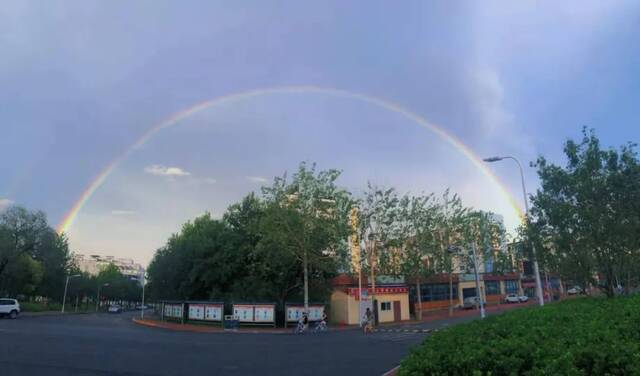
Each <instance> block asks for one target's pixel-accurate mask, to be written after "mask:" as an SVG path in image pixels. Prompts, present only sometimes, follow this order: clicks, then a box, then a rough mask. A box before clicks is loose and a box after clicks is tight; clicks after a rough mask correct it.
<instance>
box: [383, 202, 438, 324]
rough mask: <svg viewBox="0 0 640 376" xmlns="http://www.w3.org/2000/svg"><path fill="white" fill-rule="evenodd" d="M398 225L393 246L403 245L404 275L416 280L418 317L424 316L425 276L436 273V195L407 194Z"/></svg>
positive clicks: (402, 269)
mask: <svg viewBox="0 0 640 376" xmlns="http://www.w3.org/2000/svg"><path fill="white" fill-rule="evenodd" d="M399 206H400V213H399V218H398V220H399V222H400V224H399V226H398V228H397V229H398V231H397V235H396V236H395V242H396V244H394V246H397V247H401V248H402V250H403V251H402V261H401V274H402V275H404V276H405V277H409V278H413V279H415V283H416V293H417V297H418V307H419V309H418V312H417V316H418V320H421V319H422V291H421V283H422V279H423V278H425V277H427V276H429V275H431V274H433V268H432V266H433V265H432V264H431V263H430V260H433V259H434V254H435V252H434V250H435V248H436V243H437V241H436V239H437V237H436V234H437V229H436V227H437V224H438V218H439V210H440V206H439V205H438V204H437V203H436V202H435V199H434V196H433V194H430V195H428V196H424V195H423V196H408V195H405V196H404V197H402V199H401V200H400V202H399Z"/></svg>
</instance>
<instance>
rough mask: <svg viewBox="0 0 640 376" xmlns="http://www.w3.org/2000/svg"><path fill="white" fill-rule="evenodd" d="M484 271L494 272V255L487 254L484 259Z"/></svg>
mask: <svg viewBox="0 0 640 376" xmlns="http://www.w3.org/2000/svg"><path fill="white" fill-rule="evenodd" d="M484 272H485V273H493V256H487V257H486V259H485V260H484Z"/></svg>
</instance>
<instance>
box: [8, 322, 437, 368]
mask: <svg viewBox="0 0 640 376" xmlns="http://www.w3.org/2000/svg"><path fill="white" fill-rule="evenodd" d="M133 314H134V313H124V314H121V315H106V314H99V315H96V314H88V315H70V316H42V317H21V318H19V319H17V320H8V319H2V320H0V338H2V341H0V369H1V370H2V372H0V374H2V375H3V376H4V375H106V374H118V375H188V374H200V375H212V374H216V375H219V374H225V375H247V374H263V375H265V374H269V375H282V374H297V375H320V374H335V375H338V374H353V375H380V374H382V373H384V372H385V371H387V370H389V369H391V368H393V367H394V366H396V365H397V364H398V362H399V361H400V359H402V358H403V357H404V356H405V355H406V354H407V353H408V351H409V348H410V347H411V346H412V345H415V344H417V343H419V342H420V341H421V340H422V339H423V338H425V336H427V335H428V334H424V333H413V332H404V331H400V332H395V331H385V332H378V333H373V334H371V335H369V336H363V335H362V333H360V332H359V331H353V330H349V331H335V332H330V333H323V334H307V335H302V336H295V335H292V334H237V333H219V334H211V333H189V332H174V331H168V330H164V329H155V328H147V327H141V326H138V325H136V324H134V323H132V322H131V318H132V316H133ZM431 325H433V324H431ZM422 326H423V327H428V326H429V324H422ZM413 327H418V326H415V325H414V326H412V328H413Z"/></svg>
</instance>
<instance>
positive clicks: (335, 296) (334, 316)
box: [329, 290, 349, 325]
mask: <svg viewBox="0 0 640 376" xmlns="http://www.w3.org/2000/svg"><path fill="white" fill-rule="evenodd" d="M329 312H330V313H329V322H331V323H333V324H342V325H344V324H348V323H349V322H348V320H349V303H348V297H347V294H346V293H345V292H343V291H340V290H334V291H333V293H332V294H331V310H330V311H329Z"/></svg>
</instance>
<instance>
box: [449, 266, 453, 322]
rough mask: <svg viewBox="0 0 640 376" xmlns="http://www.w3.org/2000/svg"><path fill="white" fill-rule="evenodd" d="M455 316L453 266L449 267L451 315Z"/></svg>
mask: <svg viewBox="0 0 640 376" xmlns="http://www.w3.org/2000/svg"><path fill="white" fill-rule="evenodd" d="M451 316H453V268H449V317H451Z"/></svg>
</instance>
